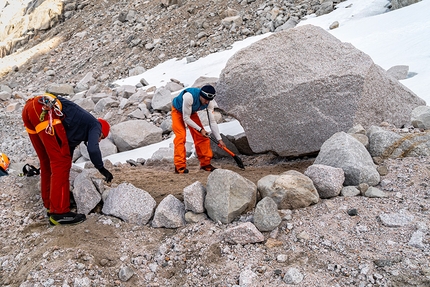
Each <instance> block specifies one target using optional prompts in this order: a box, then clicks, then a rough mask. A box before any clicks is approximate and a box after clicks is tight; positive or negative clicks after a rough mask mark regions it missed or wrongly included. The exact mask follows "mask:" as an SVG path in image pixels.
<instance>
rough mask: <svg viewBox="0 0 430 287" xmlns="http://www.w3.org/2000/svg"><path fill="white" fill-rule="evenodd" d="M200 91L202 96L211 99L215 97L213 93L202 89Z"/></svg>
mask: <svg viewBox="0 0 430 287" xmlns="http://www.w3.org/2000/svg"><path fill="white" fill-rule="evenodd" d="M200 92H201V93H202V94H203V95H204V97H206V98H208V99H210V100H212V99H213V98H215V94H211V93H206V92H204V91H200Z"/></svg>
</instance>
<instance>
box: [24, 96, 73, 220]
mask: <svg viewBox="0 0 430 287" xmlns="http://www.w3.org/2000/svg"><path fill="white" fill-rule="evenodd" d="M41 111H42V105H41V104H40V103H38V102H37V99H30V100H29V101H27V104H26V105H25V107H24V109H23V111H22V119H23V121H24V125H25V126H26V127H27V128H29V129H31V130H35V127H36V126H37V125H38V124H39V123H40V119H39V116H40V113H41ZM47 116H48V115H46V117H47ZM53 117H54V118H58V117H57V116H55V115H54V116H53ZM46 119H47V118H46ZM54 132H55V133H54V135H49V134H47V133H46V132H45V131H44V130H42V131H41V132H39V133H36V134H29V136H30V140H31V143H32V144H33V147H34V149H35V150H36V153H37V156H38V158H39V161H40V176H41V193H42V200H43V204H44V206H45V207H46V208H48V209H49V210H50V212H51V213H66V212H69V211H70V183H69V174H70V168H71V166H72V158H71V156H70V150H69V144H68V141H67V136H66V131H65V129H64V127H63V125H62V124H58V125H55V127H54Z"/></svg>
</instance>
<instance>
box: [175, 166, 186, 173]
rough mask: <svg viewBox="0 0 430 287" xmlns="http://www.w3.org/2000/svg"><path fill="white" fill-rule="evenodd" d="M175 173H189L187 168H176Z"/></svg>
mask: <svg viewBox="0 0 430 287" xmlns="http://www.w3.org/2000/svg"><path fill="white" fill-rule="evenodd" d="M175 173H188V169H187V168H185V167H182V168H180V169H177V168H176V167H175Z"/></svg>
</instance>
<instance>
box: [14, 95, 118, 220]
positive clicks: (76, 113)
mask: <svg viewBox="0 0 430 287" xmlns="http://www.w3.org/2000/svg"><path fill="white" fill-rule="evenodd" d="M22 119H23V122H24V126H25V127H26V130H27V132H28V134H29V136H30V140H31V143H32V145H33V147H34V149H35V150H36V153H37V156H38V158H39V161H40V175H41V194H42V200H43V204H44V206H45V208H46V209H47V210H48V216H49V222H50V224H51V225H63V224H77V223H80V222H83V221H85V219H86V216H85V214H79V213H75V212H71V211H70V183H69V175H70V169H71V166H72V155H73V151H74V149H75V147H77V146H78V145H79V143H81V142H82V141H84V142H86V144H87V149H88V153H89V155H90V160H91V162H92V163H93V164H94V166H95V167H96V168H97V169H98V170H99V172H100V173H101V174H102V175H103V176H104V177H105V180H106V181H107V182H110V181H111V180H112V179H113V176H112V174H111V173H110V172H109V171H108V170H107V169H106V168H104V166H103V161H102V156H101V152H100V148H99V142H100V140H102V139H103V138H106V137H107V136H108V134H109V130H110V126H109V124H108V122H106V121H105V120H103V119H96V118H95V117H94V116H93V115H91V114H90V113H89V112H87V111H85V110H84V109H83V108H81V107H80V106H78V105H76V104H75V103H73V102H71V101H69V100H67V99H65V98H62V97H56V96H54V95H52V94H48V93H45V94H43V95H41V96H36V97H34V98H31V99H29V100H28V101H27V102H26V104H25V106H24V108H23V111H22Z"/></svg>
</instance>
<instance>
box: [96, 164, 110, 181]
mask: <svg viewBox="0 0 430 287" xmlns="http://www.w3.org/2000/svg"><path fill="white" fill-rule="evenodd" d="M99 172H100V173H101V174H102V175H103V176H104V177H105V180H106V182H108V183H109V182H111V181H112V179H113V175H112V174H111V173H110V172H109V171H108V170H107V169H105V168H104V167H102V168H100V169H99Z"/></svg>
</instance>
